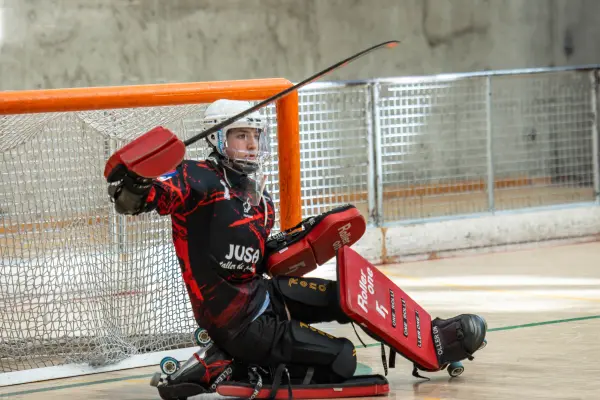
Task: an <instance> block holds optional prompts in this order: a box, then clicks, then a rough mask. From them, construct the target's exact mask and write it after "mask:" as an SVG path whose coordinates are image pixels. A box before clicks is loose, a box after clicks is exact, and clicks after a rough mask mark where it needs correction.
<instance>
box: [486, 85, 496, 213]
mask: <svg viewBox="0 0 600 400" xmlns="http://www.w3.org/2000/svg"><path fill="white" fill-rule="evenodd" d="M485 88H486V96H485V109H486V113H487V118H486V120H487V121H486V122H487V124H486V125H487V126H486V154H487V157H486V158H487V194H488V210H489V211H490V212H494V211H495V209H496V202H495V197H494V193H495V191H494V186H495V178H494V147H493V145H494V143H493V126H492V77H491V76H487V77H486V78H485Z"/></svg>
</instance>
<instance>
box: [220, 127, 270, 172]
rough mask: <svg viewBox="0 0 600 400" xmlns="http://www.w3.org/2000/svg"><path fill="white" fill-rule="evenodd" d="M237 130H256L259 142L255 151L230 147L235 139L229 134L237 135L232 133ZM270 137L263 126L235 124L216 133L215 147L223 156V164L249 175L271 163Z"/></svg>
mask: <svg viewBox="0 0 600 400" xmlns="http://www.w3.org/2000/svg"><path fill="white" fill-rule="evenodd" d="M235 128H251V129H256V132H257V133H258V141H257V142H256V144H255V148H254V149H253V150H247V149H245V148H243V147H242V148H234V147H232V146H231V145H230V143H231V141H233V140H235V139H232V138H231V137H228V134H232V135H235V133H234V132H231V130H232V129H235ZM211 136H212V135H211ZM269 136H270V135H269V132H268V130H267V129H264V128H263V127H262V126H260V127H257V126H251V124H235V125H230V126H227V127H225V128H224V129H221V130H219V131H217V132H215V143H214V147H215V149H216V150H217V152H218V153H219V154H220V155H221V156H222V159H223V163H224V164H225V165H226V166H227V167H229V168H231V169H233V170H236V171H238V172H240V173H243V174H249V173H253V172H255V171H257V170H259V169H264V166H265V165H266V164H267V163H268V162H269V160H270V158H271V145H270V137H269ZM252 139H253V138H252ZM242 140H243V139H242ZM246 140H249V138H247V137H246Z"/></svg>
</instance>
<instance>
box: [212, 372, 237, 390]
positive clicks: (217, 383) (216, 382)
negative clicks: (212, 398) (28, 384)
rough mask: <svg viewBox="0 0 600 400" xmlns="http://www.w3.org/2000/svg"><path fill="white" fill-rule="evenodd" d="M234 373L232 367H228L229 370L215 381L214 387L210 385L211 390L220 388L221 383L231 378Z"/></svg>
mask: <svg viewBox="0 0 600 400" xmlns="http://www.w3.org/2000/svg"><path fill="white" fill-rule="evenodd" d="M232 373H233V370H232V369H231V367H227V369H226V370H225V371H223V372H221V375H219V376H218V377H217V379H215V381H214V383H213V384H212V385H210V389H211V390H216V389H217V386H219V383H221V382H223V381H224V380H225V379H227V378H228V377H229V376H231V374H232Z"/></svg>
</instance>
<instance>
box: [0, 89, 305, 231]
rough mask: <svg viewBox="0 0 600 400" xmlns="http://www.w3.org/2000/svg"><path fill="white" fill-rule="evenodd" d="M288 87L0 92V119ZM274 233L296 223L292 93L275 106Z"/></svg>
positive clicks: (258, 94) (255, 95)
mask: <svg viewBox="0 0 600 400" xmlns="http://www.w3.org/2000/svg"><path fill="white" fill-rule="evenodd" d="M290 86H293V84H292V82H290V81H288V80H286V79H282V78H272V79H249V80H232V81H214V82H197V83H173V84H151V85H135V86H111V87H87V88H69V89H46V90H23V91H7V92H0V115H10V114H28V113H47V112H66V111H86V110H101V109H114V108H135V107H152V106H173V105H184V104H198V103H210V102H213V101H215V100H218V99H221V98H227V99H232V100H248V101H256V100H265V99H266V98H268V97H271V96H273V95H275V94H277V93H279V92H281V91H283V90H285V89H287V88H289V87H290ZM276 110H277V126H278V129H277V141H278V144H277V149H278V160H279V161H278V162H279V164H278V167H279V182H280V197H279V199H280V208H279V213H280V227H281V230H285V229H288V228H291V227H292V226H294V225H296V224H297V223H298V222H300V220H301V219H302V210H301V188H300V133H299V120H298V92H297V91H293V92H291V93H290V94H288V95H286V96H285V97H283V98H281V99H279V100H277V102H276Z"/></svg>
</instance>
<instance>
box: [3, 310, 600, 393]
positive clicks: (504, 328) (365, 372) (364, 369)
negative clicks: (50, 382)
mask: <svg viewBox="0 0 600 400" xmlns="http://www.w3.org/2000/svg"><path fill="white" fill-rule="evenodd" d="M591 319H600V315H590V316H587V317H577V318H565V319H556V320H552V321H542V322H532V323H529V324H521V325H509V326H502V327H498V328H490V329H488V332H498V331H508V330H512V329H522V328H532V327H536V326H542V325H552V324H564V323H567V322H577V321H586V320H591ZM380 345H381V344H380V343H370V344H367V345H366V347H375V346H380ZM357 348H358V349H360V348H364V347H363V346H357ZM356 371H357V373H360V375H368V374H370V373H371V372H372V369H371V368H370V367H369V366H367V365H364V364H361V363H359V364H358V367H357V370H356ZM151 376H152V374H150V375H131V376H124V377H120V378H111V379H103V380H99V381H92V382H81V383H73V384H69V385H62V386H52V387H44V388H39V389H31V390H23V391H20V392H11V393H4V394H0V397H13V396H22V395H26V394H33V393H40V392H49V391H53V390H61V389H72V388H77V387H83V386H91V385H100V384H103V383H114V382H121V381H128V380H133V379H142V378H147V379H149V378H150V377H151Z"/></svg>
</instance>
